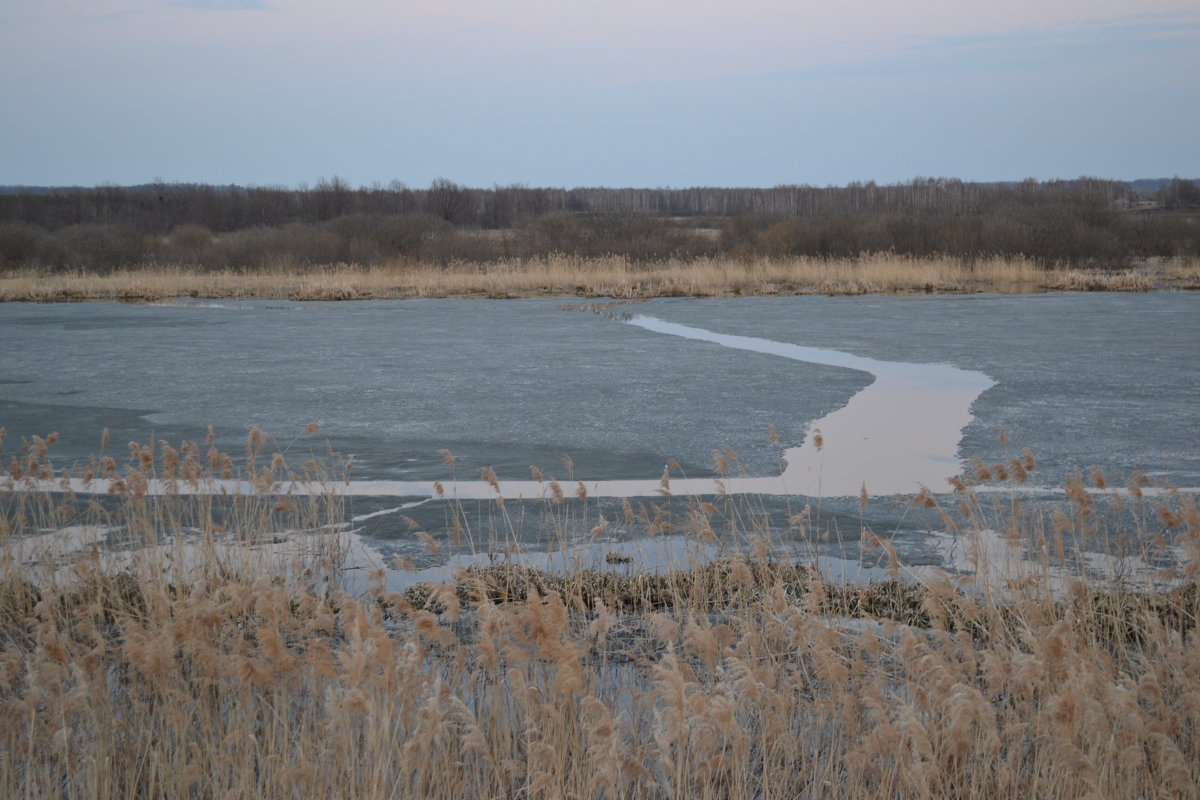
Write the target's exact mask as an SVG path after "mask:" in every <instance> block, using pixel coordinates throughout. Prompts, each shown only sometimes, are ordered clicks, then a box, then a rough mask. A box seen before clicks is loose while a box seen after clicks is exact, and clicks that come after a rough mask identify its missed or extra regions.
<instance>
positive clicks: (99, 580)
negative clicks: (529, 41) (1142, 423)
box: [0, 429, 1200, 798]
mask: <svg viewBox="0 0 1200 800" xmlns="http://www.w3.org/2000/svg"><path fill="white" fill-rule="evenodd" d="M314 430H315V429H314ZM314 430H310V431H309V432H308V433H307V434H305V435H311V434H312V433H313V432H314ZM54 438H55V437H53V436H48V437H46V438H44V439H34V440H32V441H31V442H28V443H26V446H20V447H16V448H14V447H12V446H11V443H10V450H11V449H15V450H17V452H16V454H15V455H14V456H12V458H11V460H10V463H9V468H8V474H7V476H6V477H5V479H4V484H3V487H2V488H0V544H2V546H3V547H2V550H3V553H4V555H3V559H2V560H0V570H2V571H0V703H2V705H3V708H4V712H5V713H4V716H3V722H2V723H0V754H2V757H0V794H3V795H4V796H6V797H46V796H55V797H58V796H62V797H89V798H93V797H94V798H105V797H112V798H129V797H193V796H201V797H210V796H221V797H245V798H251V797H253V798H262V797H268V798H271V797H297V796H302V797H316V796H321V797H356V798H362V797H381V798H382V797H448V798H449V797H453V798H462V797H477V798H485V797H514V796H518V797H531V798H533V797H568V796H572V797H630V798H642V797H645V798H659V797H661V798H667V797H684V796H688V797H712V798H717V797H720V798H765V797H796V798H805V797H814V798H815V797H848V798H849V797H853V798H862V797H879V798H883V797H888V798H893V797H914V798H916V797H926V798H929V797H963V798H983V797H997V796H1005V797H1019V796H1037V797H1063V798H1067V797H1079V796H1097V797H1139V796H1156V797H1180V798H1183V797H1193V796H1195V787H1196V785H1197V782H1198V780H1200V773H1198V772H1197V765H1198V764H1200V739H1198V737H1197V730H1198V729H1200V705H1198V704H1197V702H1196V698H1197V697H1200V672H1197V668H1196V664H1197V651H1196V648H1197V640H1196V632H1195V623H1196V618H1197V612H1198V611H1200V598H1198V595H1197V591H1196V577H1197V575H1196V570H1197V565H1198V564H1200V560H1198V558H1200V541H1198V539H1197V534H1198V533H1200V515H1198V513H1197V507H1196V502H1195V498H1194V496H1188V495H1180V494H1178V493H1172V492H1171V491H1169V490H1165V491H1159V492H1158V493H1157V494H1153V495H1152V494H1151V492H1150V487H1149V486H1148V481H1147V480H1146V479H1145V478H1144V477H1143V476H1137V475H1135V476H1132V477H1131V479H1130V480H1129V481H1128V482H1127V483H1126V485H1123V486H1121V487H1115V488H1114V487H1111V486H1109V485H1108V484H1107V482H1106V481H1105V478H1104V476H1103V475H1102V474H1099V473H1097V474H1096V475H1095V476H1091V478H1090V483H1089V482H1088V481H1085V480H1084V479H1082V478H1080V477H1075V478H1072V479H1070V480H1069V481H1068V483H1067V486H1066V487H1065V492H1066V494H1065V499H1064V500H1063V501H1062V503H1061V504H1059V505H1058V506H1057V507H1056V508H1054V509H1053V510H1049V511H1047V510H1045V509H1041V510H1038V509H1033V508H1026V507H1024V506H1023V505H1022V503H1021V500H1020V494H1019V491H1018V490H1019V487H1020V485H1021V482H1022V481H1023V480H1027V479H1029V478H1030V476H1031V475H1032V474H1035V473H1036V470H1037V463H1036V460H1035V458H1034V456H1033V454H1032V453H1025V454H1023V455H1021V456H1019V457H1017V458H1015V459H1012V460H1011V461H1008V462H1003V463H997V464H984V463H982V462H980V463H978V464H977V465H975V466H974V468H973V469H972V470H971V471H970V472H969V474H964V475H963V476H962V477H961V478H959V479H956V480H955V481H954V482H953V483H952V485H951V486H950V487H949V489H950V491H947V492H946V493H945V494H932V493H929V492H922V493H920V494H918V495H916V496H912V497H909V498H907V499H906V500H905V502H906V503H908V504H909V505H910V506H911V509H912V512H913V513H914V514H926V515H928V516H929V519H930V525H931V527H933V526H936V527H938V528H939V529H941V530H943V531H945V532H946V533H947V535H950V536H953V537H955V538H956V539H957V540H958V541H960V542H961V544H962V546H963V548H964V549H965V550H966V552H967V553H968V557H967V559H966V561H965V562H964V563H967V564H969V565H970V569H965V570H961V571H950V570H948V571H942V570H938V569H930V568H926V569H924V570H923V571H921V572H920V573H919V574H918V573H915V572H913V571H911V570H909V569H907V568H906V566H905V565H904V564H902V563H900V561H899V558H898V557H897V555H896V553H895V549H894V548H893V547H892V546H891V544H890V542H889V540H888V536H887V533H886V532H883V531H880V532H876V531H872V530H869V529H868V528H866V527H865V526H864V527H863V528H862V530H861V531H860V532H859V535H860V537H861V539H862V540H863V542H864V544H865V546H866V547H867V549H871V550H874V552H876V553H877V554H878V556H879V558H880V560H881V564H882V566H883V568H884V569H886V570H888V571H889V574H888V577H887V579H885V580H882V581H878V582H875V583H872V584H869V585H847V584H844V583H834V582H830V581H828V580H826V579H824V578H823V577H822V576H821V575H820V574H819V573H818V572H816V571H815V570H814V569H813V568H812V567H811V566H808V565H806V564H805V563H803V562H797V561H796V560H795V559H794V558H791V557H790V556H788V555H786V554H787V553H791V552H793V551H792V550H790V549H787V548H783V547H781V546H780V544H781V542H780V535H781V532H783V531H786V533H787V536H788V537H790V538H791V540H792V541H800V542H803V541H804V540H805V539H806V537H819V536H821V535H822V530H821V524H822V522H821V520H820V518H819V515H813V514H811V513H799V514H797V515H795V517H794V518H792V519H786V520H774V521H772V520H769V519H768V518H767V517H766V516H765V515H764V514H762V513H760V511H761V509H759V508H758V507H756V506H755V505H754V503H753V501H752V500H747V499H741V500H736V499H735V498H731V497H720V496H716V497H710V498H691V499H689V500H688V501H687V502H686V504H685V506H686V509H687V510H686V511H685V512H676V513H671V512H669V511H664V510H663V508H662V507H660V506H659V505H658V503H656V502H655V501H653V500H650V499H647V500H646V501H645V502H638V503H632V502H628V501H627V502H626V504H625V511H624V513H623V514H622V519H620V520H616V519H605V518H604V517H603V516H602V515H599V513H598V511H596V510H595V509H593V510H591V511H588V510H587V508H588V507H587V506H586V504H584V505H582V506H581V505H579V504H578V501H580V500H583V498H576V505H571V503H572V500H571V498H570V497H569V496H568V497H565V498H564V497H562V496H561V493H554V492H548V493H547V496H546V498H545V499H544V500H543V501H540V503H539V504H538V509H539V510H538V512H537V513H540V514H543V515H544V516H545V518H546V520H547V524H548V526H549V527H550V529H552V530H555V531H557V535H558V537H559V539H558V541H559V543H560V545H561V546H564V547H565V546H566V544H567V543H571V542H577V541H580V540H583V541H596V540H599V541H604V540H605V537H608V536H611V535H612V533H613V530H615V529H616V528H617V527H620V528H621V529H623V530H626V531H628V535H630V536H638V537H654V536H663V535H668V534H670V535H678V536H682V537H687V538H689V539H693V540H696V541H704V542H707V543H710V544H711V543H713V542H716V543H718V544H719V547H720V551H721V555H720V556H719V557H717V558H715V559H709V560H708V561H706V562H703V563H695V564H692V565H690V566H681V567H679V568H676V569H673V570H668V571H659V572H652V571H648V570H646V569H645V568H643V567H642V566H640V565H639V564H637V563H625V562H624V561H622V560H621V558H620V557H618V558H615V559H612V560H611V561H610V562H609V563H608V567H609V569H607V570H605V569H600V570H597V569H594V568H590V567H580V568H577V569H571V570H566V571H559V572H554V573H546V572H540V571H537V570H532V569H528V568H525V567H521V566H519V565H517V564H515V563H507V562H506V560H505V550H504V547H503V546H504V545H515V544H516V543H513V542H506V540H505V536H504V526H503V522H502V521H503V519H504V515H505V513H506V511H505V503H504V501H503V500H502V499H497V500H494V501H489V503H488V505H490V507H491V508H492V509H493V512H492V513H491V514H489V515H486V518H490V519H493V520H496V521H498V522H497V525H498V531H496V532H493V535H491V536H490V537H489V536H487V535H484V534H485V533H486V532H484V531H479V530H476V531H474V535H470V536H468V535H464V534H465V533H469V531H467V532H464V530H463V528H462V527H461V526H460V525H456V524H453V522H451V523H450V524H448V526H447V531H444V532H435V533H437V535H436V536H435V535H433V534H431V533H430V532H429V531H426V530H420V529H413V530H410V531H409V532H408V534H407V535H409V536H411V537H412V538H413V539H414V540H415V541H417V542H419V543H422V544H423V546H424V547H425V548H426V549H427V551H428V552H429V555H430V558H435V559H436V558H443V559H444V558H446V557H447V556H448V555H449V554H451V553H453V552H456V551H459V550H462V549H463V548H468V547H470V546H472V545H471V544H470V543H471V542H474V543H475V544H474V545H473V546H476V547H478V546H481V545H480V544H479V543H481V542H483V541H487V540H491V541H493V542H496V543H499V545H501V546H499V547H496V548H495V552H494V553H493V559H492V563H491V564H490V565H486V566H481V567H478V568H473V569H468V570H464V571H461V572H460V573H459V574H457V575H456V576H455V577H454V578H453V580H451V581H449V582H443V583H437V584H422V585H419V586H416V587H413V588H411V589H409V590H408V591H403V592H400V591H391V590H389V588H388V585H387V582H386V580H385V572H386V571H387V570H403V569H404V568H405V566H406V565H404V564H390V565H384V564H379V565H376V567H378V569H377V570H375V569H374V568H373V570H374V571H372V572H371V573H370V574H368V575H366V577H365V580H363V579H362V577H361V572H360V573H359V578H358V579H357V580H356V582H350V581H348V580H347V578H348V573H346V572H345V571H344V569H345V568H346V567H347V566H348V565H349V564H351V563H352V559H353V553H352V552H351V550H350V548H351V546H352V544H353V537H352V535H351V533H350V532H349V531H348V529H347V526H346V523H347V513H346V503H347V500H346V498H345V497H344V496H342V495H341V494H339V492H338V487H339V486H340V485H342V480H343V476H342V475H341V474H340V471H341V468H342V465H340V464H339V462H338V461H337V460H336V459H331V458H312V459H303V461H304V463H297V464H292V463H289V460H288V459H287V458H286V457H285V456H284V455H283V454H282V453H279V454H275V453H271V452H270V451H269V450H264V447H265V446H266V443H267V441H268V440H266V439H265V438H264V437H263V436H262V434H261V433H260V432H258V431H257V430H256V429H251V431H250V434H249V436H248V440H247V443H246V450H245V453H243V454H237V456H236V458H235V457H234V456H231V455H230V454H227V453H222V452H219V451H218V450H216V448H215V447H213V446H212V445H211V444H206V443H186V442H185V443H182V444H179V445H177V446H171V445H168V444H167V443H164V442H154V441H151V442H148V443H146V444H137V443H131V444H130V446H129V448H128V455H127V456H126V455H125V454H124V451H123V449H122V450H121V451H118V452H121V455H120V456H119V457H113V456H112V455H108V454H107V453H110V452H112V451H111V450H104V449H102V450H101V455H100V456H99V457H98V458H96V459H93V461H92V463H89V464H86V465H80V468H79V470H77V471H75V473H74V477H75V478H77V479H80V480H98V479H101V478H106V479H109V480H111V481H114V483H112V484H109V489H110V491H109V493H108V494H105V495H100V496H96V495H90V494H87V493H78V494H77V493H75V492H74V491H72V489H71V484H70V482H69V481H67V480H66V478H68V477H70V476H71V475H70V473H69V472H66V471H62V470H56V468H55V467H54V466H53V463H52V451H53V444H54ZM302 458H303V457H302ZM239 477H240V478H241V479H243V481H244V483H243V486H244V489H243V490H241V491H235V492H232V493H231V492H228V491H227V492H224V493H222V492H220V491H217V490H216V488H215V487H216V486H217V482H218V481H220V480H225V479H229V478H239ZM152 479H153V480H154V481H155V482H153V483H152ZM301 485H302V486H305V487H307V489H306V490H305V491H303V492H301V491H298V490H296V489H295V488H294V487H296V486H301ZM152 486H154V487H159V491H157V493H155V492H151V491H150V487H152ZM286 487H292V491H291V492H290V493H289V492H288V490H287V488H286ZM861 502H862V503H867V502H871V501H870V500H869V498H867V497H865V496H864V497H863V498H862V500H861ZM581 508H582V509H583V511H581V510H580V509H581ZM447 511H448V514H449V515H450V518H451V520H454V519H458V513H459V512H460V511H461V508H460V507H457V506H455V504H453V503H450V502H449V501H447ZM477 518H478V517H477ZM610 526H611V527H610ZM1114 531H1116V532H1120V533H1123V534H1126V535H1125V536H1124V537H1123V539H1124V540H1125V541H1136V542H1139V543H1141V545H1142V551H1141V552H1138V553H1125V554H1123V555H1124V556H1125V557H1128V558H1132V557H1134V556H1137V557H1138V558H1140V559H1142V560H1144V561H1145V562H1146V563H1152V564H1154V565H1157V572H1155V573H1154V575H1153V577H1151V578H1144V579H1139V580H1138V581H1135V580H1132V579H1130V577H1129V576H1128V575H1123V574H1122V573H1121V572H1120V570H1117V571H1113V570H1108V571H1099V572H1097V571H1096V570H1094V569H1092V568H1089V565H1094V564H1095V563H1096V562H1095V560H1094V559H1089V557H1088V553H1089V552H1090V551H1092V550H1093V549H1094V546H1095V543H1096V542H1099V541H1103V540H1104V539H1105V537H1106V535H1107V534H1111V533H1112V532H1114ZM988 536H991V537H992V538H993V539H995V538H996V537H999V540H1000V541H1002V542H1004V543H1005V544H1004V547H1005V548H1006V550H1007V552H1008V553H1010V554H1012V555H1014V556H1015V557H1013V558H1005V557H1001V558H999V559H995V560H991V561H989V558H994V555H993V556H991V557H989V555H988V554H987V553H986V552H985V551H984V550H983V549H982V548H980V547H979V546H978V545H979V543H980V542H981V541H982V540H983V539H984V538H985V537H988ZM1113 563H1119V562H1113ZM357 566H362V564H361V563H360V564H358V565H357ZM385 568H386V569H385Z"/></svg>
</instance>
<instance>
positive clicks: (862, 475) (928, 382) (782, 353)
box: [73, 315, 995, 500]
mask: <svg viewBox="0 0 1200 800" xmlns="http://www.w3.org/2000/svg"><path fill="white" fill-rule="evenodd" d="M624 322H625V323H626V324H629V325H633V326H635V327H638V328H642V329H644V330H647V331H650V332H653V333H657V334H662V335H667V336H676V337H681V338H684V339H691V340H694V341H698V342H708V343H711V344H715V345H719V346H721V347H729V348H733V349H736V350H746V351H749V352H753V353H761V354H766V355H773V356H778V357H780V358H786V359H790V360H793V361H802V362H806V363H810V364H822V365H827V366H833V367H842V368H845V369H854V370H860V371H862V372H866V373H868V374H869V375H871V376H872V378H873V379H874V380H873V381H872V382H871V383H870V384H869V385H868V386H867V387H866V388H864V389H862V390H861V391H859V392H858V393H857V394H855V395H854V396H852V397H851V398H850V400H849V401H848V402H847V403H846V405H844V406H842V407H841V408H839V409H837V410H836V411H834V412H832V413H830V414H827V415H826V416H824V417H821V418H820V419H818V420H815V421H813V422H812V423H810V424H809V426H808V431H807V434H806V436H805V439H804V441H803V442H802V443H801V444H800V445H799V446H797V447H790V448H788V449H787V450H785V451H784V455H783V457H784V460H785V463H786V467H785V469H784V470H783V472H782V473H781V474H779V475H775V476H770V477H746V476H729V477H725V478H719V479H714V478H689V479H671V480H670V481H669V484H664V482H663V481H662V479H661V478H648V479H633V480H624V479H622V480H603V481H574V482H566V481H564V482H561V483H560V484H559V489H560V490H561V491H562V492H563V493H564V494H566V495H568V496H571V495H575V494H577V493H578V492H579V488H580V487H582V488H583V490H584V491H586V493H587V496H588V497H647V496H654V495H660V494H663V493H664V492H669V493H671V494H684V495H706V494H770V495H807V496H811V497H837V496H852V495H857V494H858V493H859V492H860V491H861V489H862V488H863V487H864V486H865V487H866V489H867V492H868V493H869V494H872V495H889V494H895V493H911V492H917V491H919V490H920V489H921V488H922V487H929V489H930V490H932V491H944V490H945V488H946V479H947V478H949V477H952V476H955V475H958V474H959V473H960V472H961V470H962V463H961V461H960V460H959V458H958V455H957V451H958V443H959V441H960V440H961V438H962V431H963V428H965V427H966V425H967V424H968V423H969V422H970V421H971V418H972V417H971V404H972V403H974V402H975V399H976V398H977V397H979V395H980V394H982V393H983V392H984V391H985V390H987V389H988V388H989V387H991V386H993V385H994V384H995V381H993V380H992V379H991V378H989V377H988V376H987V375H985V374H983V373H982V372H974V371H971V370H963V369H959V368H957V367H953V366H949V365H947V364H914V363H907V362H897V361H879V360H876V359H872V358H863V357H861V356H855V355H851V354H849V353H843V352H840V351H837V350H825V349H821V348H816V347H804V346H801V345H795V344H788V343H786V342H777V341H773V340H770V339H760V338H756V337H753V336H734V335H731V334H724V333H716V332H713V331H710V330H706V329H704V328H696V327H691V326H688V325H680V324H677V323H674V322H666V321H664V320H661V319H657V318H655V317H648V316H641V315H634V316H631V317H628V318H626V319H624ZM818 431H819V432H820V434H821V438H822V439H823V440H824V443H823V446H822V447H821V448H818V447H817V445H816V440H817V436H816V433H817V432H818ZM439 486H440V487H441V489H442V491H443V492H444V494H443V495H442V496H444V497H446V498H448V499H455V498H457V499H463V500H490V499H495V498H496V497H504V498H506V499H539V498H544V497H549V496H550V495H551V493H552V491H553V488H552V485H551V481H550V480H546V481H533V480H501V481H499V483H498V484H497V486H498V487H499V488H498V489H497V487H496V486H493V485H492V484H490V483H488V482H485V481H481V480H480V481H453V482H451V481H446V482H440V483H437V484H435V482H434V481H350V482H349V483H341V484H337V485H336V486H334V487H327V488H332V489H333V490H334V491H336V492H337V493H339V494H344V495H357V496H370V497H414V496H416V497H434V496H437V495H438V487H439ZM107 487H108V484H107V482H105V481H92V482H91V483H90V484H88V485H84V484H83V483H82V482H75V483H74V484H73V488H75V490H76V491H81V492H106V491H107ZM163 488H164V487H161V486H158V485H155V484H152V485H151V487H150V491H151V492H158V491H161V490H162V489H163ZM178 490H179V491H181V492H185V493H186V492H196V493H209V492H222V491H225V492H231V493H232V492H248V491H249V492H252V491H253V490H252V489H251V488H250V487H249V486H248V485H246V484H240V483H238V482H226V481H213V482H209V483H205V484H202V485H201V486H198V487H188V486H186V485H184V484H182V483H180V485H179V487H178ZM276 491H277V492H278V493H280V494H286V493H289V492H294V493H304V494H308V493H311V492H313V491H314V487H312V486H306V485H299V484H296V485H290V484H285V485H283V486H281V487H279V488H278V489H277V490H276Z"/></svg>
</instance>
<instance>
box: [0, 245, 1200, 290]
mask: <svg viewBox="0 0 1200 800" xmlns="http://www.w3.org/2000/svg"><path fill="white" fill-rule="evenodd" d="M1160 288H1174V289H1198V288H1200V259H1197V258H1178V259H1158V260H1153V261H1147V262H1144V263H1143V264H1142V265H1140V266H1139V267H1137V268H1134V269H1126V270H1119V271H1114V270H1103V269H1083V268H1067V267H1062V268H1046V267H1044V266H1042V264H1041V263H1040V262H1038V261H1035V260H1033V259H1026V258H1020V257H1017V258H1001V257H995V258H986V259H961V258H951V257H918V256H903V255H896V254H893V253H874V254H863V255H861V256H859V257H857V258H817V257H791V258H767V257H754V258H732V257H704V258H695V259H671V260H663V261H659V262H651V263H637V262H634V261H632V260H630V259H627V258H624V257H618V256H613V257H599V258H585V257H576V256H561V255H551V256H547V257H541V258H533V259H527V260H511V261H496V262H491V263H484V264H476V263H452V264H450V265H448V266H440V265H432V264H423V263H417V264H408V263H395V264H389V265H381V266H374V267H362V266H358V265H354V264H335V265H330V266H328V267H321V268H311V269H290V270H270V269H266V270H256V271H245V272H238V271H207V270H199V269H196V268H192V267H188V266H157V265H151V266H144V267H136V268H130V269H123V270H117V271H114V272H110V273H106V274H93V273H88V272H68V273H61V272H54V273H49V272H40V271H33V270H13V271H9V272H6V273H0V301H8V302H14V301H32V302H70V301H83V300H102V301H114V300H115V301H126V302H147V301H155V300H166V299H172V298H177V297H189V296H190V297H203V298H265V299H291V300H364V299H397V298H413V297H492V298H502V297H619V298H629V299H637V298H650V297H671V296H702V297H703V296H715V297H729V296H739V295H792V294H834V295H853V294H868V293H885V294H886V293H914V292H915V293H967V292H1011V293H1021V292H1039V291H1149V290H1152V289H1160Z"/></svg>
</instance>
